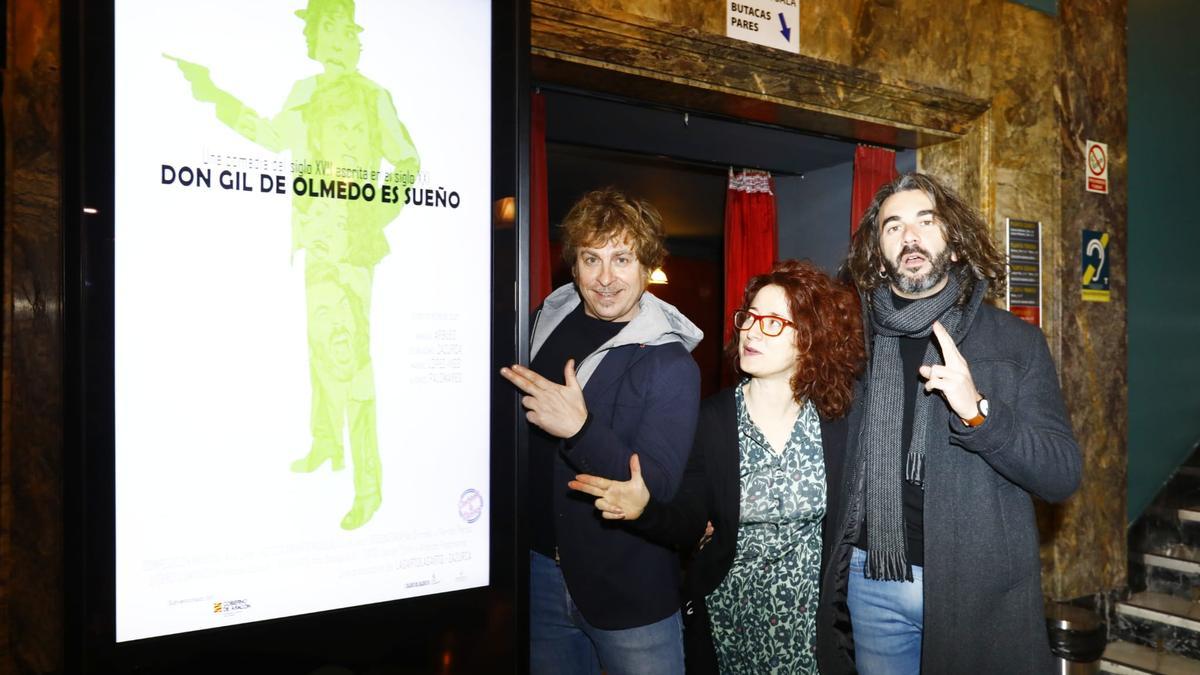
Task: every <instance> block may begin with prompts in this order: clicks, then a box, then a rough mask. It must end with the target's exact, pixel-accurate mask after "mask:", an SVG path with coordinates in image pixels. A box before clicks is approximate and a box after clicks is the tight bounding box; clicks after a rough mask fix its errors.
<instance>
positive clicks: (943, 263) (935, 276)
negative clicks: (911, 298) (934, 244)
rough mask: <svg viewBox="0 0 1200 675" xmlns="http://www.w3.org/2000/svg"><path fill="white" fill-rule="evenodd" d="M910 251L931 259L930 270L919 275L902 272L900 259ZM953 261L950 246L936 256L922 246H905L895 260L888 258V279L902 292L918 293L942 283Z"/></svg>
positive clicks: (886, 262)
mask: <svg viewBox="0 0 1200 675" xmlns="http://www.w3.org/2000/svg"><path fill="white" fill-rule="evenodd" d="M910 253H920V254H921V255H922V256H924V257H925V259H926V260H929V261H930V267H929V271H928V272H926V273H925V274H921V275H918V276H911V275H908V274H905V273H903V272H901V271H900V261H901V260H903V259H904V256H906V255H908V254H910ZM952 262H953V261H952V260H951V259H950V247H949V246H947V247H946V248H944V249H942V252H941V253H939V254H938V255H937V257H936V258H935V257H932V256H930V255H929V251H926V250H925V249H923V248H921V247H920V246H905V247H904V248H903V249H902V250H901V251H900V253H899V254H898V255H897V256H896V259H895V260H887V261H885V264H886V265H887V272H888V281H890V282H891V283H892V286H894V287H895V288H896V289H898V290H899V291H900V292H901V293H907V294H909V295H916V294H918V293H924V292H925V291H928V290H929V289H931V288H933V287H934V286H937V285H938V284H939V283H941V281H942V279H945V278H946V274H947V273H948V272H949V271H950V264H951V263H952Z"/></svg>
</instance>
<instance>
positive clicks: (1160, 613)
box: [1114, 592, 1200, 672]
mask: <svg viewBox="0 0 1200 675" xmlns="http://www.w3.org/2000/svg"><path fill="white" fill-rule="evenodd" d="M1114 634H1115V635H1116V636H1118V637H1120V638H1121V639H1123V640H1126V641H1128V642H1136V643H1138V644H1140V645H1143V646H1146V647H1159V648H1164V649H1166V650H1167V651H1169V652H1173V653H1175V654H1179V655H1181V656H1186V657H1188V658H1192V659H1197V660H1198V661H1200V603H1197V602H1193V601H1192V600H1189V599H1187V598H1181V597H1176V596H1174V595H1168V594H1166V593H1153V592H1142V593H1134V594H1133V595H1131V596H1129V599H1128V600H1126V601H1124V602H1119V603H1117V607H1116V626H1115V631H1114ZM1197 672H1200V671H1197Z"/></svg>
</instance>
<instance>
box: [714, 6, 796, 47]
mask: <svg viewBox="0 0 1200 675" xmlns="http://www.w3.org/2000/svg"><path fill="white" fill-rule="evenodd" d="M725 36H726V37H731V38H735V39H737V40H744V41H746V42H753V43H754V44H757V45H763V46H766V47H774V48H775V49H782V50H784V51H788V52H791V53H793V54H799V53H800V4H799V0H728V1H727V2H726V3H725Z"/></svg>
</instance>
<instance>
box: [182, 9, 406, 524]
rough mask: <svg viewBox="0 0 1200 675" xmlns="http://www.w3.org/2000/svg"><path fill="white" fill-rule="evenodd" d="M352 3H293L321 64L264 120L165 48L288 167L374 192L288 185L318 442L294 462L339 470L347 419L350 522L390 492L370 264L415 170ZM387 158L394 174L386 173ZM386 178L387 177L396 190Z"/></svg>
mask: <svg viewBox="0 0 1200 675" xmlns="http://www.w3.org/2000/svg"><path fill="white" fill-rule="evenodd" d="M354 9H355V7H354V2H353V0H309V2H308V6H307V8H306V9H303V10H299V11H297V12H296V15H297V16H299V17H300V18H301V19H302V20H303V21H304V37H305V39H306V41H307V43H308V56H309V58H311V59H313V60H314V61H316V62H317V63H319V64H320V65H321V66H322V72H321V73H319V74H317V75H314V76H312V77H309V78H306V79H303V80H300V81H298V82H296V83H295V84H294V85H293V86H292V90H291V93H289V94H288V97H287V101H286V102H285V103H284V105H283V109H282V110H281V111H280V112H279V113H278V114H277V115H275V116H274V117H272V118H269V119H268V118H266V117H263V116H261V115H259V114H258V113H256V112H255V111H254V110H252V109H250V108H249V107H248V106H246V105H245V104H243V103H242V102H241V101H239V100H238V99H237V98H236V97H234V96H233V95H232V94H230V93H228V92H226V91H224V90H222V89H221V88H220V87H218V86H217V85H216V84H214V83H213V80H212V77H211V76H210V74H209V71H208V68H206V67H204V66H201V65H198V64H195V63H191V62H188V61H184V60H182V59H178V58H175V57H173V56H169V55H166V54H164V56H165V57H166V58H168V59H171V60H172V61H174V62H175V63H176V64H178V66H179V69H180V70H181V71H182V72H183V75H184V77H185V78H187V80H188V82H189V83H191V86H192V95H193V96H194V97H195V99H196V100H197V101H200V102H203V103H213V104H215V105H216V113H217V119H218V120H220V121H221V122H222V123H224V124H225V125H226V126H228V127H229V128H231V129H233V130H234V131H236V132H237V133H239V134H241V135H242V136H244V137H246V138H248V139H250V140H251V141H253V142H254V143H256V144H257V145H259V146H261V147H263V148H265V149H267V150H269V151H271V152H275V153H282V152H290V153H291V157H292V163H293V166H312V167H314V169H315V174H313V175H311V178H312V180H313V182H314V183H315V184H317V185H320V183H321V181H327V182H333V181H335V180H336V181H339V182H342V183H345V184H344V185H342V186H341V187H342V188H352V187H353V186H352V185H350V181H353V183H354V184H356V185H357V188H358V189H359V190H365V189H367V188H366V186H368V185H370V186H371V189H372V190H373V193H372V194H373V199H370V200H368V199H366V198H365V192H360V193H359V194H360V196H359V198H358V199H349V198H337V196H336V195H337V194H347V193H353V192H354V190H353V189H351V190H348V191H347V192H345V193H333V194H330V193H320V192H318V190H316V189H312V190H308V191H305V192H304V194H297V192H298V191H297V190H293V192H292V252H293V253H294V252H295V251H297V250H303V251H304V279H305V291H306V294H305V297H306V307H307V314H308V359H309V360H308V365H309V377H310V380H311V383H312V407H311V410H310V412H309V428H310V431H311V434H312V445H311V447H310V448H309V451H308V454H306V455H305V456H303V457H301V458H300V459H297V460H296V461H294V462H292V465H291V470H292V471H295V472H298V473H309V472H312V471H316V470H317V469H318V468H320V467H321V466H322V465H323V464H324V463H325V462H326V461H329V462H330V465H331V466H332V468H333V470H334V471H338V470H340V469H342V468H343V467H344V465H345V457H344V455H345V452H344V447H343V445H344V444H343V442H342V439H343V436H344V432H345V430H346V427H347V425H348V426H349V431H350V434H349V435H350V456H351V461H352V462H353V468H354V503H353V504H352V505H351V508H350V511H349V512H347V513H346V515H345V517H343V518H342V522H341V526H342V527H343V528H344V529H347V530H353V529H356V528H358V527H361V526H362V525H364V524H365V523H366V522H367V521H369V520H370V519H371V517H372V516H373V515H374V514H375V512H376V511H377V510H378V509H379V506H380V504H381V503H382V501H383V495H382V492H381V485H382V479H383V468H382V465H381V464H380V461H379V443H378V440H377V436H376V431H375V420H376V412H375V374H374V367H373V366H372V363H371V350H370V342H371V340H370V333H371V327H370V314H371V286H372V281H373V278H374V270H375V265H377V264H378V263H379V262H380V260H382V259H383V258H384V256H386V255H387V254H388V243H387V239H386V238H385V237H384V235H383V230H384V228H385V227H386V226H387V225H388V223H390V222H391V221H392V220H394V219H395V218H396V216H398V215H399V213H400V209H401V202H402V199H400V198H399V196H400V195H401V194H403V190H404V187H407V186H409V185H411V184H412V182H413V180H414V178H415V176H416V175H417V173H418V171H419V170H420V160H419V158H418V157H417V151H416V148H415V147H414V146H413V142H412V139H411V138H410V137H409V135H408V131H407V129H405V127H404V125H403V124H402V123H401V122H400V120H399V119H398V117H397V115H396V109H395V106H394V105H393V103H392V97H391V94H389V93H388V91H387V90H385V89H383V88H382V87H380V86H379V85H378V84H376V83H375V82H373V81H371V80H370V79H368V78H367V77H365V76H363V75H362V74H361V73H359V72H358V60H359V56H360V55H361V52H362V44H361V42H360V41H359V33H360V32H362V27H361V26H359V25H358V24H357V23H355V22H354ZM384 160H386V161H387V162H388V163H389V164H390V165H391V166H392V174H391V176H390V177H389V179H388V180H387V181H380V180H378V178H379V177H380V176H382V175H383V173H382V172H381V171H380V170H381V168H382V161H384ZM347 177H349V178H347ZM385 186H391V190H392V192H391V193H390V199H389V198H388V197H386V196H385V195H386V194H387V188H385ZM330 192H331V193H332V192H333V191H330ZM314 193H317V194H323V195H324V196H315V195H314Z"/></svg>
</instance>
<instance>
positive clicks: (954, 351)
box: [933, 321, 963, 366]
mask: <svg viewBox="0 0 1200 675" xmlns="http://www.w3.org/2000/svg"><path fill="white" fill-rule="evenodd" d="M933 336H934V337H935V338H937V341H938V345H939V346H940V347H941V348H942V360H943V361H945V363H946V365H948V366H949V365H953V364H959V363H963V357H962V354H961V353H959V351H958V345H956V344H954V338H952V337H950V332H949V331H947V330H946V328H945V326H943V325H942V322H941V321H934V322H933Z"/></svg>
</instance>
